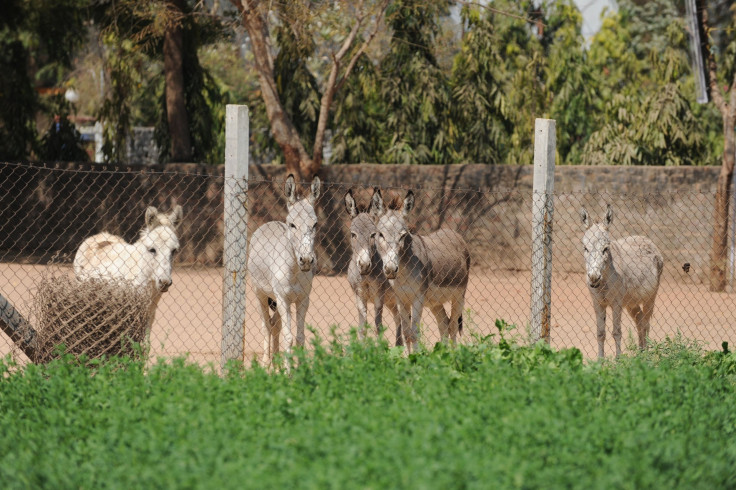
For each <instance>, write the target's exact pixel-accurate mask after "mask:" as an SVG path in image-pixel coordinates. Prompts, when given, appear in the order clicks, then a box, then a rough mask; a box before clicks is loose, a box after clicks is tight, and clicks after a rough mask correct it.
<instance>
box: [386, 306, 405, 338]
mask: <svg viewBox="0 0 736 490" xmlns="http://www.w3.org/2000/svg"><path fill="white" fill-rule="evenodd" d="M388 309H389V311H391V315H392V316H393V317H394V324H395V325H396V346H397V347H398V346H400V345H404V334H403V333H402V331H401V316H400V315H399V307H398V306H396V304H392V305H391V306H389V307H388Z"/></svg>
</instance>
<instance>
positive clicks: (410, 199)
mask: <svg viewBox="0 0 736 490" xmlns="http://www.w3.org/2000/svg"><path fill="white" fill-rule="evenodd" d="M412 209H414V192H413V191H412V190H409V192H407V193H406V197H405V198H404V205H403V206H402V208H401V212H402V213H403V214H404V216H406V215H407V214H409V211H411V210H412Z"/></svg>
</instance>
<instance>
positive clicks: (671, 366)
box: [0, 323, 736, 488]
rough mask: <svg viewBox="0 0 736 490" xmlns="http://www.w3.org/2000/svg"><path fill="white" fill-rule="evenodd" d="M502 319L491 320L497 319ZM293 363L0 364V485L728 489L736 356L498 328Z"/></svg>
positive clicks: (354, 347) (357, 345)
mask: <svg viewBox="0 0 736 490" xmlns="http://www.w3.org/2000/svg"><path fill="white" fill-rule="evenodd" d="M499 327H502V328H501V329H500V330H502V331H503V327H504V325H503V324H502V323H499ZM296 357H297V359H296V360H297V361H298V365H297V366H296V367H293V368H292V369H291V371H290V372H289V373H286V372H283V371H281V370H275V371H274V370H271V371H267V370H264V369H261V368H258V367H251V368H247V369H238V368H237V367H233V368H231V369H230V370H229V371H228V372H227V374H226V375H225V376H218V375H217V374H214V373H212V372H209V371H208V370H203V369H202V368H200V367H198V366H196V365H191V364H187V363H186V362H185V361H184V360H181V359H180V360H176V361H174V362H159V363H157V364H155V365H153V366H149V367H146V366H144V365H143V364H141V363H139V362H135V361H131V360H125V359H122V360H120V359H118V360H116V359H113V360H109V361H107V362H93V363H85V362H80V361H79V360H74V359H73V358H71V357H65V358H63V359H61V360H58V361H54V362H51V363H50V364H48V365H46V366H36V365H29V366H26V367H23V368H18V367H16V366H13V365H12V364H11V363H10V362H9V361H5V362H3V363H0V371H2V373H0V374H2V375H0V482H2V486H3V488H141V487H144V488H195V487H199V488H201V487H205V488H273V487H287V488H288V487H299V488H356V487H358V488H397V487H403V488H515V487H522V488H540V487H543V488H558V487H576V488H642V487H644V488H652V487H657V488H726V487H734V485H736V476H734V472H733V468H734V463H736V439H734V432H735V431H736V396H735V395H736V384H735V380H736V374H735V373H736V356H734V354H732V353H728V352H710V353H706V352H703V351H701V350H700V349H699V348H698V346H697V345H693V344H688V343H687V342H684V341H682V339H675V340H667V341H665V342H663V343H660V344H656V345H654V346H653V347H652V348H651V349H650V350H649V351H648V352H646V353H644V354H640V355H637V356H632V357H624V358H622V359H620V360H619V361H616V362H613V361H607V362H591V363H584V362H583V359H582V356H581V355H580V353H579V352H578V351H577V350H574V349H572V350H564V351H554V350H552V349H550V348H548V347H547V346H545V345H542V344H540V345H536V346H532V347H522V346H519V345H517V344H515V343H513V342H511V341H508V340H506V339H505V338H504V337H503V335H501V336H495V337H488V338H483V339H477V341H476V342H474V343H473V344H471V345H462V346H458V347H457V348H448V347H446V346H442V345H440V346H437V347H435V348H434V349H432V350H431V351H426V352H421V353H418V354H413V355H411V356H409V357H406V356H403V355H401V353H400V352H399V351H396V350H395V349H392V348H389V347H388V346H387V345H386V344H385V343H381V342H372V341H367V342H358V341H353V342H350V343H347V344H341V343H338V342H333V343H332V344H329V345H318V346H317V347H316V348H314V349H313V350H312V351H311V352H310V353H308V354H307V353H303V352H302V353H298V354H297V355H296Z"/></svg>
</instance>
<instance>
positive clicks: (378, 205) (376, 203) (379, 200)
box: [368, 187, 384, 218]
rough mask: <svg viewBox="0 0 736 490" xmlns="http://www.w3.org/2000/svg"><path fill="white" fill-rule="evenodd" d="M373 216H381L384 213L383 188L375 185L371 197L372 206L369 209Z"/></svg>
mask: <svg viewBox="0 0 736 490" xmlns="http://www.w3.org/2000/svg"><path fill="white" fill-rule="evenodd" d="M368 212H369V213H371V216H373V217H374V218H379V217H381V216H382V215H383V212H384V211H383V196H382V195H381V189H379V188H378V187H375V188H374V189H373V197H371V208H370V209H369V210H368Z"/></svg>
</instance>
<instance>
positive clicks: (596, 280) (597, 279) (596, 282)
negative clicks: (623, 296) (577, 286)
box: [588, 275, 601, 289]
mask: <svg viewBox="0 0 736 490" xmlns="http://www.w3.org/2000/svg"><path fill="white" fill-rule="evenodd" d="M600 285H601V276H599V275H595V276H588V286H590V287H592V288H593V289H597V288H598V287H599V286H600Z"/></svg>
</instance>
